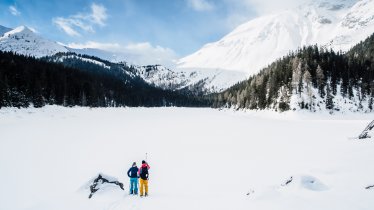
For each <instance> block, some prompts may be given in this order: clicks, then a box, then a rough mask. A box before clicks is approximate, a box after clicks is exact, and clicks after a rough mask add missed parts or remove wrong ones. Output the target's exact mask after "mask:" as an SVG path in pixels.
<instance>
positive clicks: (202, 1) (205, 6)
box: [187, 0, 214, 11]
mask: <svg viewBox="0 0 374 210" xmlns="http://www.w3.org/2000/svg"><path fill="white" fill-rule="evenodd" d="M187 3H188V5H189V6H190V7H191V8H192V9H194V10H196V11H210V10H213V9H214V5H213V3H211V2H209V1H208V0H187Z"/></svg>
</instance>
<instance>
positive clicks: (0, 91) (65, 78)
mask: <svg viewBox="0 0 374 210" xmlns="http://www.w3.org/2000/svg"><path fill="white" fill-rule="evenodd" d="M56 56H58V57H56ZM48 59H49V60H48ZM52 59H57V60H58V61H56V62H51V60H52ZM61 64H63V65H61ZM0 66H1V68H0V108H1V107H29V106H31V105H33V106H34V107H42V106H44V105H46V104H56V105H63V106H90V107H118V106H154V107H158V106H207V105H208V104H207V102H206V101H205V100H203V99H202V98H198V97H194V96H187V95H185V94H180V93H178V92H173V91H169V90H162V89H160V88H156V87H153V86H151V85H149V84H148V83H146V82H145V81H144V80H143V79H141V78H140V77H138V76H136V75H134V74H132V72H131V71H132V69H131V67H127V66H121V65H120V64H112V63H109V62H107V61H103V60H100V59H98V58H90V57H88V56H78V55H75V54H71V53H70V54H64V53H59V54H56V55H54V57H48V58H44V59H36V58H33V57H27V56H22V55H15V54H14V53H12V52H2V51H0Z"/></svg>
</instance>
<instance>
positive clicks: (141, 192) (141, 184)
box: [139, 178, 148, 196]
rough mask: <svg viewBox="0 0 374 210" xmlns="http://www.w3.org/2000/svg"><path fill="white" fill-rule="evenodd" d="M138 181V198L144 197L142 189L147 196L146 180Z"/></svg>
mask: <svg viewBox="0 0 374 210" xmlns="http://www.w3.org/2000/svg"><path fill="white" fill-rule="evenodd" d="M139 180H140V196H143V195H144V189H145V193H146V194H148V180H144V179H142V178H140V179H139Z"/></svg>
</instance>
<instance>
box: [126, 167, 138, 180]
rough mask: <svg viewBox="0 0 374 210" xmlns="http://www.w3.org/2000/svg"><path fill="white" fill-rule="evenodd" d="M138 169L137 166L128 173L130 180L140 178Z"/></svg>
mask: <svg viewBox="0 0 374 210" xmlns="http://www.w3.org/2000/svg"><path fill="white" fill-rule="evenodd" d="M138 171H139V169H138V167H137V166H135V167H131V168H130V169H129V170H128V171H127V176H129V177H130V178H138Z"/></svg>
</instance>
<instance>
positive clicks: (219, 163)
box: [0, 106, 374, 210]
mask: <svg viewBox="0 0 374 210" xmlns="http://www.w3.org/2000/svg"><path fill="white" fill-rule="evenodd" d="M372 119H374V115H373V114H366V115H365V114H357V115H341V114H336V115H333V116H331V115H327V114H326V115H325V114H314V115H312V114H307V113H283V114H278V113H271V112H248V113H244V112H233V111H228V110H227V111H219V110H213V109H191V108H119V109H114V108H107V109H104V108H103V109H89V108H62V107H54V106H52V107H45V108H42V109H21V110H17V109H0V180H1V187H0V209H1V210H85V209H86V210H117V209H118V210H119V209H121V210H156V209H159V210H200V209H201V210H220V209H222V210H229V209H230V210H231V209H232V210H240V209H247V210H248V209H256V210H262V209H267V210H278V209H284V210H307V209H310V210H323V209H329V210H357V209H360V210H372V209H374V199H373V197H374V188H371V189H365V188H366V187H368V186H370V185H374V167H373V164H374V140H370V139H369V140H357V139H353V138H354V137H357V136H358V135H359V134H360V132H361V131H362V130H363V129H364V128H365V127H366V125H367V124H368V123H369V122H370V121H371V120H372ZM146 152H147V153H148V161H149V164H150V166H151V169H150V181H149V182H150V196H149V197H147V198H139V197H134V196H130V195H128V189H129V188H128V184H129V180H128V178H127V175H126V172H127V170H128V168H129V167H130V166H131V163H132V162H133V161H137V163H138V165H139V164H140V161H141V160H142V159H144V156H145V153H146ZM98 173H104V174H107V175H109V176H112V177H116V178H118V180H119V181H121V182H123V183H124V184H125V191H122V190H120V189H119V188H118V189H117V188H107V189H106V190H103V191H99V192H98V194H95V195H94V196H93V197H92V199H88V195H89V191H88V190H87V189H86V188H85V186H86V185H87V183H88V182H89V181H90V180H91V179H92V178H95V177H96V176H97V175H98ZM291 177H292V179H291ZM286 183H288V184H286Z"/></svg>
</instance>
